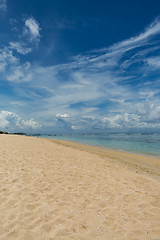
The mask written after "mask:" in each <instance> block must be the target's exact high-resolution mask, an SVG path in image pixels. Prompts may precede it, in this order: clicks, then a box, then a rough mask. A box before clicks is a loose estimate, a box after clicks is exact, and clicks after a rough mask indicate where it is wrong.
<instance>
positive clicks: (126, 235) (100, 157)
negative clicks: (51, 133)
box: [0, 135, 160, 240]
mask: <svg viewBox="0 0 160 240" xmlns="http://www.w3.org/2000/svg"><path fill="white" fill-rule="evenodd" d="M0 239H1V240H10V239H16V240H61V239H64V240H69V239H71V240H72V239H73V240H74V239H75V240H91V239H92V240H94V239H95V240H103V239H105V240H107V239H108V240H113V239H114V240H115V239H117V240H119V239H121V240H138V239H140V240H142V239H143V240H152V239H154V240H159V239H160V159H158V158H157V159H156V158H151V157H148V156H141V155H136V154H130V153H123V152H116V151H109V150H103V149H100V148H94V147H89V146H84V145H81V144H76V143H70V142H63V141H51V140H48V139H41V138H33V137H25V136H12V135H0Z"/></svg>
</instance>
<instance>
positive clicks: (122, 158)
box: [45, 138, 160, 178]
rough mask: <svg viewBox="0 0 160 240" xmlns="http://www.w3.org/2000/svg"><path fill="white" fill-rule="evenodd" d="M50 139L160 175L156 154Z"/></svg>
mask: <svg viewBox="0 0 160 240" xmlns="http://www.w3.org/2000/svg"><path fill="white" fill-rule="evenodd" d="M45 139H47V138H45ZM48 140H49V141H51V142H54V143H57V144H60V145H62V146H66V147H71V148H76V149H78V150H81V151H86V152H89V153H93V154H97V155H99V156H101V157H103V158H109V159H111V160H112V161H116V163H117V164H122V165H124V166H126V167H129V168H130V169H133V170H136V171H138V172H141V173H146V174H148V175H152V176H153V177H156V178H159V177H160V158H158V157H156V156H150V155H145V154H139V153H131V152H127V151H118V150H112V149H106V148H103V147H97V146H91V145H87V144H83V143H77V142H73V141H65V140H57V139H48Z"/></svg>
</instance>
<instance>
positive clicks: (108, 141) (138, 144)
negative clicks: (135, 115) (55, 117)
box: [40, 133, 160, 157]
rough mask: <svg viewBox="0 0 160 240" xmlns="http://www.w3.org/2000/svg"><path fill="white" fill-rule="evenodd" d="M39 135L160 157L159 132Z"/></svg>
mask: <svg viewBox="0 0 160 240" xmlns="http://www.w3.org/2000/svg"><path fill="white" fill-rule="evenodd" d="M40 137H43V138H51V139H59V140H68V141H74V142H78V143H83V144H86V145H92V146H98V147H102V148H106V149H112V150H118V151H127V152H132V153H140V154H147V155H152V156H157V157H160V134H120V133H118V134H72V135H56V136H54V135H41V136H40Z"/></svg>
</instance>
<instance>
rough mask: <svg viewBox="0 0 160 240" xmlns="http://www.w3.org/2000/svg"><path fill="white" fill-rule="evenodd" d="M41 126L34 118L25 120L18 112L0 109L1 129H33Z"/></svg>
mask: <svg viewBox="0 0 160 240" xmlns="http://www.w3.org/2000/svg"><path fill="white" fill-rule="evenodd" d="M40 126H41V125H40V124H39V123H38V122H36V121H35V120H34V119H29V120H24V119H22V118H21V117H20V116H19V115H17V114H16V113H13V112H8V111H0V129H2V130H7V131H15V130H31V129H32V130H33V129H37V128H39V127H40Z"/></svg>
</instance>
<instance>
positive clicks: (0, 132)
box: [0, 130, 8, 134]
mask: <svg viewBox="0 0 160 240" xmlns="http://www.w3.org/2000/svg"><path fill="white" fill-rule="evenodd" d="M0 134H8V132H2V131H1V130H0Z"/></svg>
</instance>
